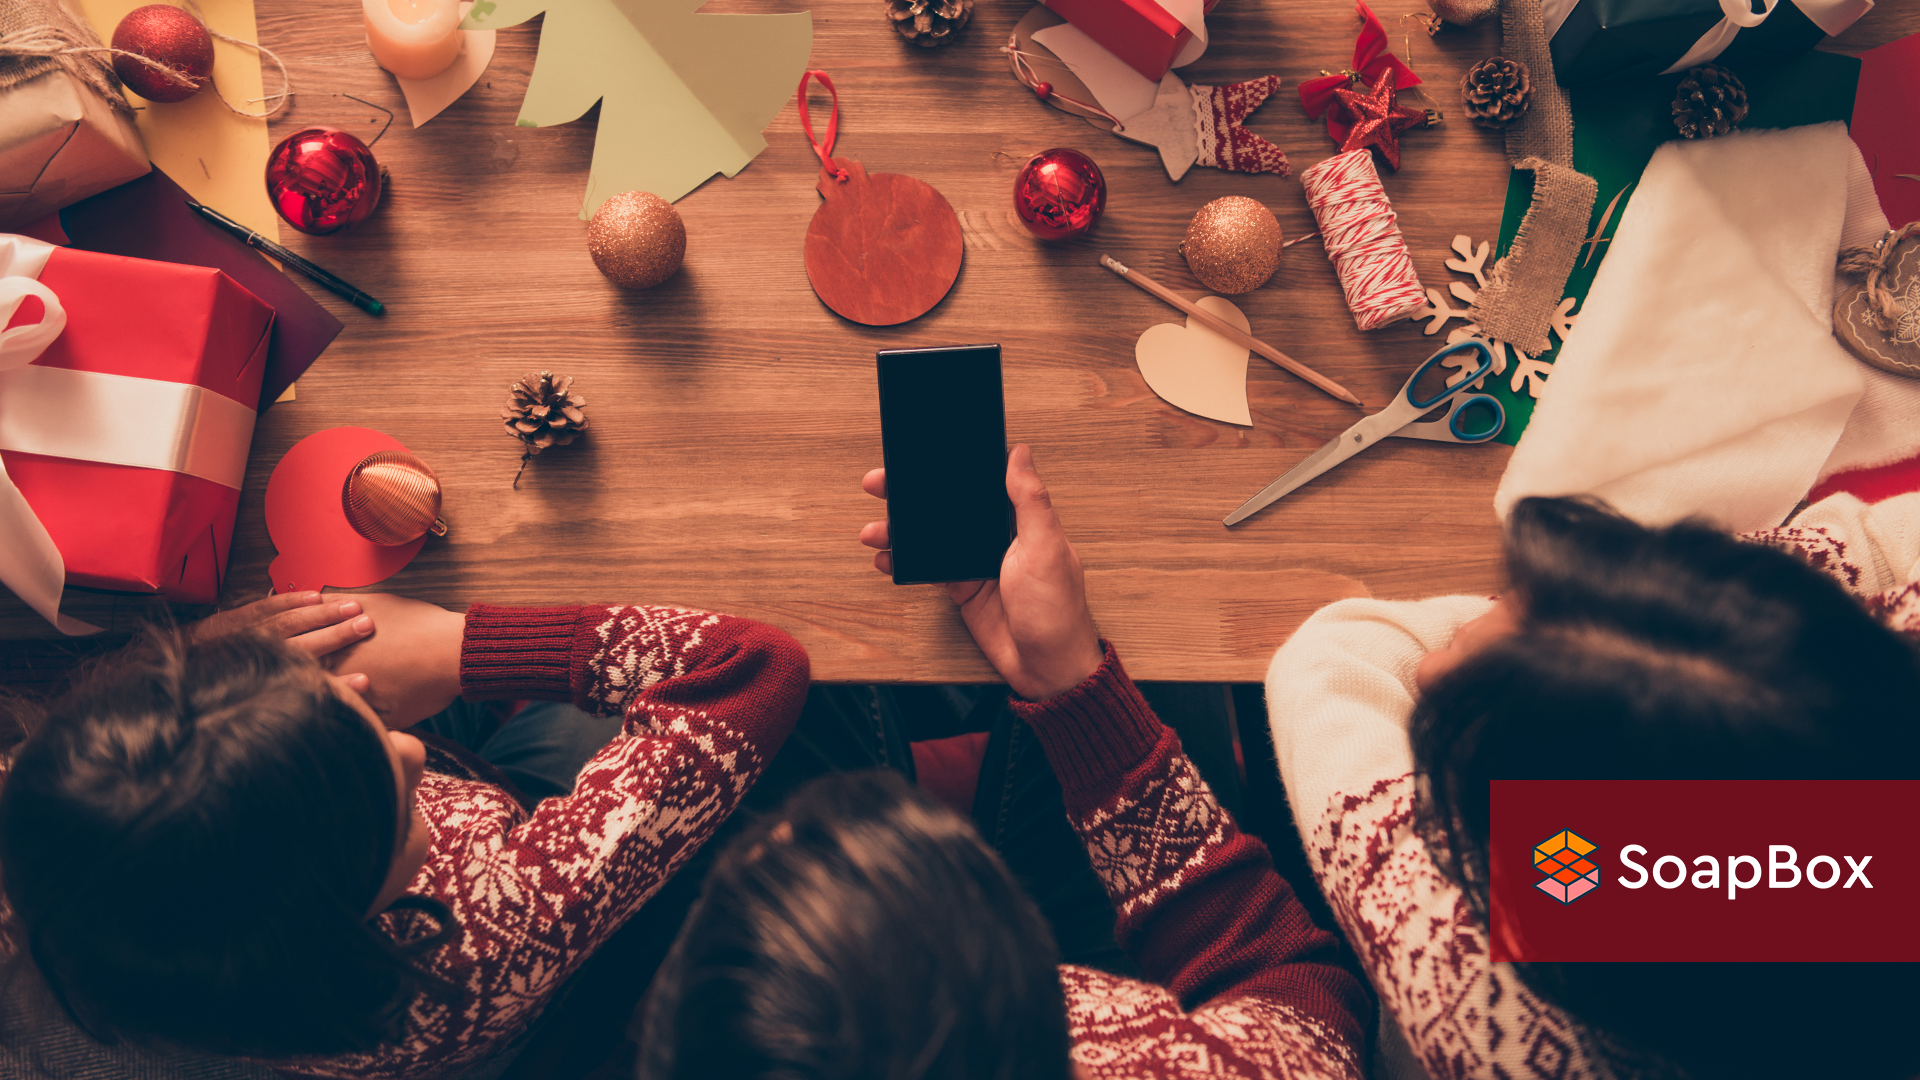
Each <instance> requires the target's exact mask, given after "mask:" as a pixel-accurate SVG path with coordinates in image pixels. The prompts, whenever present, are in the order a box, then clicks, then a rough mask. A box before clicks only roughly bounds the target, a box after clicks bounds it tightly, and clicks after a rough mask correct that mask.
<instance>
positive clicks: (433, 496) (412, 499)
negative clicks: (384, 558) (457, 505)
mask: <svg viewBox="0 0 1920 1080" xmlns="http://www.w3.org/2000/svg"><path fill="white" fill-rule="evenodd" d="M340 503H341V505H342V506H343V507H345V508H346V511H347V524H349V525H351V526H353V531H354V532H357V533H359V534H360V535H361V536H364V537H366V538H367V539H369V540H371V541H373V542H374V543H376V544H381V545H384V546H386V547H398V546H400V545H401V544H411V543H412V542H414V541H415V540H418V539H420V537H421V536H422V535H424V534H426V533H432V534H433V535H435V536H445V535H447V523H446V522H445V521H443V520H441V518H440V478H439V477H437V476H435V475H433V470H432V469H429V468H427V463H426V462H424V461H421V460H420V459H419V458H417V457H414V456H413V455H412V454H409V453H407V452H405V451H403V450H381V451H377V452H375V453H372V454H368V455H367V456H366V457H364V458H362V459H361V460H360V464H358V465H355V466H354V467H353V469H352V470H351V471H349V472H348V473H347V482H346V483H345V484H344V485H342V486H341V489H340Z"/></svg>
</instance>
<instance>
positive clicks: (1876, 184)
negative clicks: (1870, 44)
mask: <svg viewBox="0 0 1920 1080" xmlns="http://www.w3.org/2000/svg"><path fill="white" fill-rule="evenodd" d="M1916 109H1920V34H1911V35H1908V36H1907V37H1903V38H1901V39H1900V40H1898V41H1895V42H1893V43H1891V44H1887V45H1882V46H1880V47H1879V48H1877V49H1873V50H1871V51H1869V52H1864V53H1861V54H1860V87H1859V89H1858V90H1857V91H1856V92H1855V93H1854V96H1853V123H1852V124H1851V125H1849V127H1848V131H1849V132H1850V133H1851V134H1852V135H1853V141H1854V142H1855V143H1857V144H1859V147H1860V154H1861V156H1862V157H1864V158H1866V161H1867V169H1868V171H1870V172H1872V173H1873V190H1874V192H1875V193H1876V194H1878V195H1879V196H1880V209H1882V210H1884V211H1886V214H1887V220H1888V221H1889V222H1891V223H1892V224H1893V227H1894V228H1896V229H1897V228H1899V227H1900V226H1902V225H1905V224H1906V223H1907V222H1909V221H1920V179H1915V178H1916V177H1920V139H1916V138H1914V113H1915V110H1916Z"/></svg>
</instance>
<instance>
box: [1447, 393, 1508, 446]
mask: <svg viewBox="0 0 1920 1080" xmlns="http://www.w3.org/2000/svg"><path fill="white" fill-rule="evenodd" d="M1463 381H1464V380H1463ZM1475 405H1485V406H1487V407H1488V408H1490V409H1492V410H1493V426H1492V427H1490V428H1488V429H1487V430H1485V431H1481V432H1469V431H1462V430H1461V422H1460V418H1461V416H1463V415H1465V413H1466V411H1467V410H1468V409H1471V408H1473V407H1474V406H1475ZM1506 426H1507V410H1506V408H1505V407H1504V406H1502V405H1501V404H1500V399H1499V398H1497V397H1494V396H1493V395H1492V394H1467V395H1465V396H1463V397H1457V398H1454V399H1453V408H1452V409H1451V410H1449V411H1448V412H1447V430H1448V431H1450V432H1452V433H1453V437H1454V438H1456V439H1458V440H1460V441H1461V442H1463V443H1482V442H1486V441H1487V440H1488V439H1491V438H1493V437H1494V436H1495V435H1498V434H1500V430H1501V429H1502V428H1504V427H1506Z"/></svg>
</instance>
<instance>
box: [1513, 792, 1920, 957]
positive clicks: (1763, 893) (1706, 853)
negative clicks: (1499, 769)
mask: <svg viewBox="0 0 1920 1080" xmlns="http://www.w3.org/2000/svg"><path fill="white" fill-rule="evenodd" d="M1492 787H1493V790H1492V804H1491V805H1492V854H1491V862H1490V865H1489V867H1488V872H1489V876H1490V877H1491V884H1492V905H1493V911H1492V916H1493V927H1492V938H1493V959H1494V960H1496V961H1515V960H1518V961H1530V960H1531V961H1572V962H1583V961H1653V962H1658V961H1760V960H1772V961H1907V962H1911V961H1920V781H1913V780H1872V781H1815V780H1781V781H1766V780H1621V781H1612V780H1496V781H1494V782H1493V785H1492Z"/></svg>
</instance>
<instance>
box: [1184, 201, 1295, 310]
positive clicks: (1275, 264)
mask: <svg viewBox="0 0 1920 1080" xmlns="http://www.w3.org/2000/svg"><path fill="white" fill-rule="evenodd" d="M1180 254H1182V255H1185V256H1186V257H1187V267H1188V268H1189V269H1191V270H1192V271H1193V276H1194V277H1197V278H1199V279H1200V283H1201V284H1202V285H1205V286H1206V287H1207V288H1209V289H1212V290H1213V291H1214V292H1217V293H1224V294H1225V295H1227V296H1234V295H1236V294H1239V293H1248V292H1252V291H1253V290H1255V289H1257V288H1259V287H1260V286H1262V285H1265V284H1266V283H1267V279H1268V278H1270V277H1272V276H1273V272H1274V271H1275V270H1278V269H1279V268H1280V222H1279V220H1278V219H1276V218H1275V217H1274V216H1273V211H1271V210H1269V209H1267V208H1266V207H1264V206H1262V205H1260V203H1259V201H1258V200H1256V199H1249V198H1247V197H1246V196H1244V195H1228V196H1226V197H1225V198H1221V199H1215V200H1213V201H1212V202H1210V203H1208V204H1207V205H1205V206H1203V207H1201V208H1200V212H1199V213H1197V214H1195V215H1193V221H1192V223H1191V224H1189V225H1188V226H1187V238H1186V239H1185V240H1183V241H1181V243H1180Z"/></svg>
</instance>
